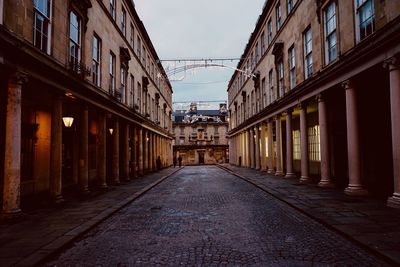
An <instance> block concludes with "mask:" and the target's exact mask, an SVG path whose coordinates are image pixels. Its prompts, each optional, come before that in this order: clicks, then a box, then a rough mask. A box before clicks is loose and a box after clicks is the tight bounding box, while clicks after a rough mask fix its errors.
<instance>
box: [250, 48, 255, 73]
mask: <svg viewBox="0 0 400 267" xmlns="http://www.w3.org/2000/svg"><path fill="white" fill-rule="evenodd" d="M254 61H255V60H254V52H251V55H250V68H251V70H253V69H254V66H255V65H256V64H255V62H254ZM250 72H251V71H250Z"/></svg>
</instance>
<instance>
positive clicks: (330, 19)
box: [324, 2, 337, 64]
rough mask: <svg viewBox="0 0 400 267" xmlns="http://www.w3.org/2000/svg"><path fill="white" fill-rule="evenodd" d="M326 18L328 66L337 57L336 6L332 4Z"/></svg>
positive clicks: (328, 7) (325, 13)
mask: <svg viewBox="0 0 400 267" xmlns="http://www.w3.org/2000/svg"><path fill="white" fill-rule="evenodd" d="M324 17H325V59H326V64H329V63H331V62H332V61H334V60H335V59H336V57H337V49H336V47H337V46H336V44H337V40H336V6H335V2H332V3H330V4H329V5H328V6H327V7H326V9H325V12H324Z"/></svg>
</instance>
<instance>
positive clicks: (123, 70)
mask: <svg viewBox="0 0 400 267" xmlns="http://www.w3.org/2000/svg"><path fill="white" fill-rule="evenodd" d="M127 79H128V71H127V70H126V68H125V67H123V66H121V68H120V79H119V84H120V88H119V92H120V94H121V102H122V103H124V104H127V93H126V88H127Z"/></svg>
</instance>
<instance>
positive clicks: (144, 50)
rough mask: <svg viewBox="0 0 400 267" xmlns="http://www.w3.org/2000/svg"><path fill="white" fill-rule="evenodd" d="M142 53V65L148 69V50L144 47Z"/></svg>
mask: <svg viewBox="0 0 400 267" xmlns="http://www.w3.org/2000/svg"><path fill="white" fill-rule="evenodd" d="M142 53H143V58H142V63H143V65H144V67H145V68H146V48H145V47H144V46H142Z"/></svg>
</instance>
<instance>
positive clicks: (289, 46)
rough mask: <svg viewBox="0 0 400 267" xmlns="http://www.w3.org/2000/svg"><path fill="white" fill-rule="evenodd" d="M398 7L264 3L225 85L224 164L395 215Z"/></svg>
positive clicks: (398, 189) (361, 2) (313, 0)
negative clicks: (367, 202) (381, 206)
mask: <svg viewBox="0 0 400 267" xmlns="http://www.w3.org/2000/svg"><path fill="white" fill-rule="evenodd" d="M399 15H400V2H399V1H380V0H350V1H349V0H326V1H324V0H297V1H295V0H274V1H266V3H265V6H264V8H263V10H262V14H261V15H260V17H259V20H258V22H257V24H256V27H255V29H254V32H253V33H252V34H251V36H250V40H249V42H248V44H247V46H246V48H245V51H244V53H243V56H242V59H241V61H240V62H239V64H238V69H239V70H238V71H236V72H235V73H234V75H233V77H232V78H231V80H230V83H229V88H228V94H229V97H228V98H229V110H230V118H231V120H230V131H229V138H230V139H229V140H230V151H231V153H230V162H231V163H234V164H237V165H240V164H241V165H242V166H244V167H251V168H255V169H261V170H265V171H268V173H273V174H275V175H279V176H283V177H299V179H300V182H304V183H308V182H315V183H318V185H319V186H321V187H331V186H336V187H338V188H342V189H344V190H345V192H346V193H347V194H351V195H365V194H372V195H375V196H378V197H380V198H381V199H383V200H385V199H388V204H389V205H391V206H397V207H400V143H399V142H400V141H399V140H400V117H399V114H400V100H399V99H400V69H399V53H400V42H399V40H400V16H399Z"/></svg>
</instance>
